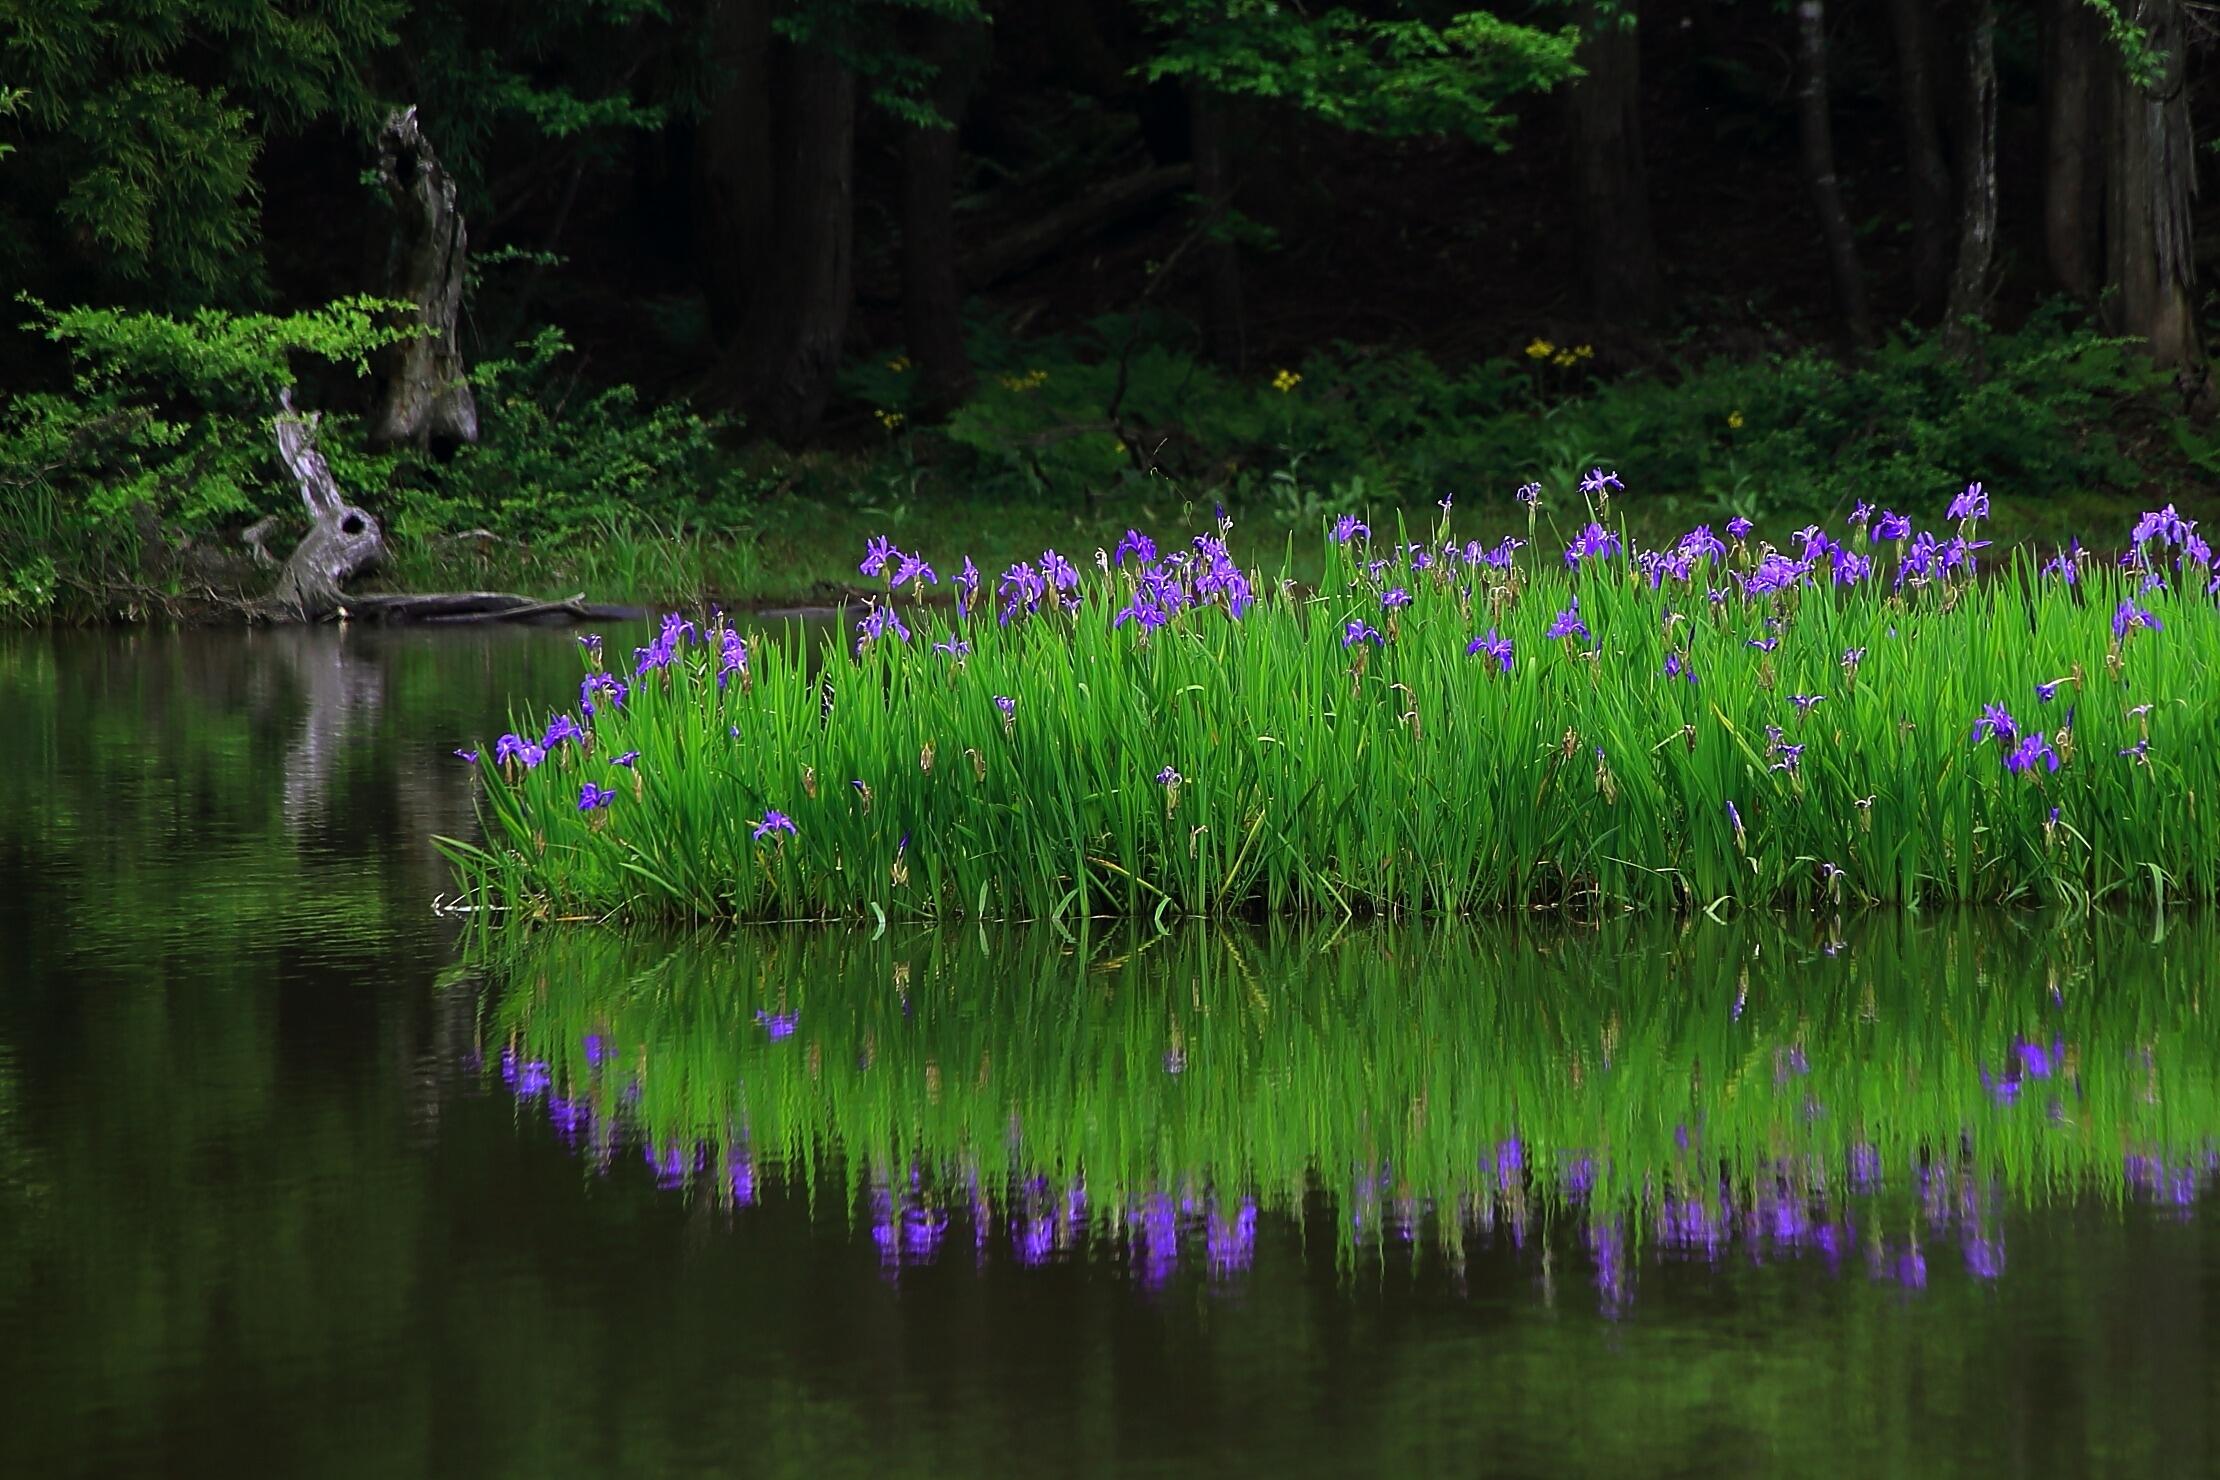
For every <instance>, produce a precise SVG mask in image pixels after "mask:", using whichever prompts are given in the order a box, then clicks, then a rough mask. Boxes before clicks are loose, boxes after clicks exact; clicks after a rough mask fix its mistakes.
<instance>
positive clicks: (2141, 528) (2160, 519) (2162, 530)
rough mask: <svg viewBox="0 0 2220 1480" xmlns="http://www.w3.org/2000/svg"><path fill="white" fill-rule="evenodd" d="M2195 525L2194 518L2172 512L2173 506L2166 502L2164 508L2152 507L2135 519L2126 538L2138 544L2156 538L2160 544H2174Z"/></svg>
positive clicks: (2145, 543)
mask: <svg viewBox="0 0 2220 1480" xmlns="http://www.w3.org/2000/svg"><path fill="white" fill-rule="evenodd" d="M2196 527H2197V521H2196V520H2194V519H2184V518H2182V517H2181V515H2179V514H2177V513H2175V512H2174V506H2173V505H2172V504H2168V505H2167V506H2166V507H2165V508H2163V509H2154V510H2152V511H2151V512H2149V513H2147V514H2145V515H2144V516H2143V517H2142V518H2140V519H2138V520H2136V521H2135V528H2134V529H2133V530H2131V531H2130V532H2129V534H2128V539H2129V540H2130V541H2132V542H2133V543H2135V544H2138V545H2147V544H2149V543H2150V542H2151V541H2152V540H2157V541H2158V542H2159V543H2160V544H2162V545H2174V544H2179V543H2181V542H2182V541H2184V540H2186V539H2187V538H2188V537H2189V532H2190V531H2191V530H2193V529H2195V528H2196Z"/></svg>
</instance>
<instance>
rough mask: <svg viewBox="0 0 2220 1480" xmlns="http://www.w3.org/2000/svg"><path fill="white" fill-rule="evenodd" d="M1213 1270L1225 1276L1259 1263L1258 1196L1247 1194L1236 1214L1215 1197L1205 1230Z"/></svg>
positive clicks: (1218, 1274)
mask: <svg viewBox="0 0 2220 1480" xmlns="http://www.w3.org/2000/svg"><path fill="white" fill-rule="evenodd" d="M1205 1241H1206V1248H1207V1251H1208V1254H1209V1260H1210V1272H1211V1273H1212V1274H1213V1275H1216V1276H1219V1277H1221V1278H1223V1277H1224V1276H1226V1275H1230V1274H1235V1273H1238V1272H1239V1271H1241V1270H1245V1269H1247V1268H1248V1267H1249V1266H1250V1265H1252V1264H1254V1263H1255V1262H1256V1199H1255V1198H1253V1197H1243V1198H1242V1199H1241V1202H1240V1204H1239V1205H1238V1206H1237V1207H1236V1208H1235V1209H1234V1211H1233V1214H1232V1216H1230V1217H1229V1216H1227V1215H1226V1214H1225V1213H1223V1212H1222V1211H1220V1210H1219V1208H1218V1207H1217V1204H1216V1200H1215V1199H1213V1201H1212V1205H1211V1209H1210V1216H1209V1219H1208V1223H1207V1229H1206V1233H1205Z"/></svg>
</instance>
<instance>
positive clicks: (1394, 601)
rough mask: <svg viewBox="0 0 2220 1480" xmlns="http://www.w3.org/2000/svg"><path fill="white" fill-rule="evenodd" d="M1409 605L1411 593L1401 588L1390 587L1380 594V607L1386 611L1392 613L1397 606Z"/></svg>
mask: <svg viewBox="0 0 2220 1480" xmlns="http://www.w3.org/2000/svg"><path fill="white" fill-rule="evenodd" d="M1410 604H1411V593H1410V592H1408V591H1406V590H1404V589H1403V588H1402V587H1401V586H1390V587H1389V588H1388V589H1387V590H1385V591H1383V592H1381V593H1380V605H1381V606H1382V607H1384V608H1385V609H1386V610H1388V611H1394V610H1395V609H1396V608H1397V607H1399V606H1409V605H1410Z"/></svg>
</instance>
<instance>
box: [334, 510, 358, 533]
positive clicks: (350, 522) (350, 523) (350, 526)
mask: <svg viewBox="0 0 2220 1480" xmlns="http://www.w3.org/2000/svg"><path fill="white" fill-rule="evenodd" d="M339 532H340V533H341V534H361V533H362V516H361V515H360V514H349V515H348V516H347V517H346V518H344V519H342V520H340V521H339Z"/></svg>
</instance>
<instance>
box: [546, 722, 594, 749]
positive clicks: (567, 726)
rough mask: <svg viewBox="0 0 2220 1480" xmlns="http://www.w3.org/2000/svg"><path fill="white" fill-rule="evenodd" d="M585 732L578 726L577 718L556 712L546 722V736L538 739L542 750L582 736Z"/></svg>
mask: <svg viewBox="0 0 2220 1480" xmlns="http://www.w3.org/2000/svg"><path fill="white" fill-rule="evenodd" d="M585 733H586V732H585V731H584V730H581V729H580V728H578V721H577V720H574V719H572V718H571V717H570V716H569V715H567V714H558V715H556V716H555V718H554V719H553V720H552V721H551V722H550V723H549V724H548V727H547V736H546V738H545V739H543V740H541V741H540V748H541V749H542V750H553V749H554V748H555V747H556V746H558V745H562V744H564V743H566V742H568V741H572V740H577V739H580V738H582V737H583V736H584V735H585Z"/></svg>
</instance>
